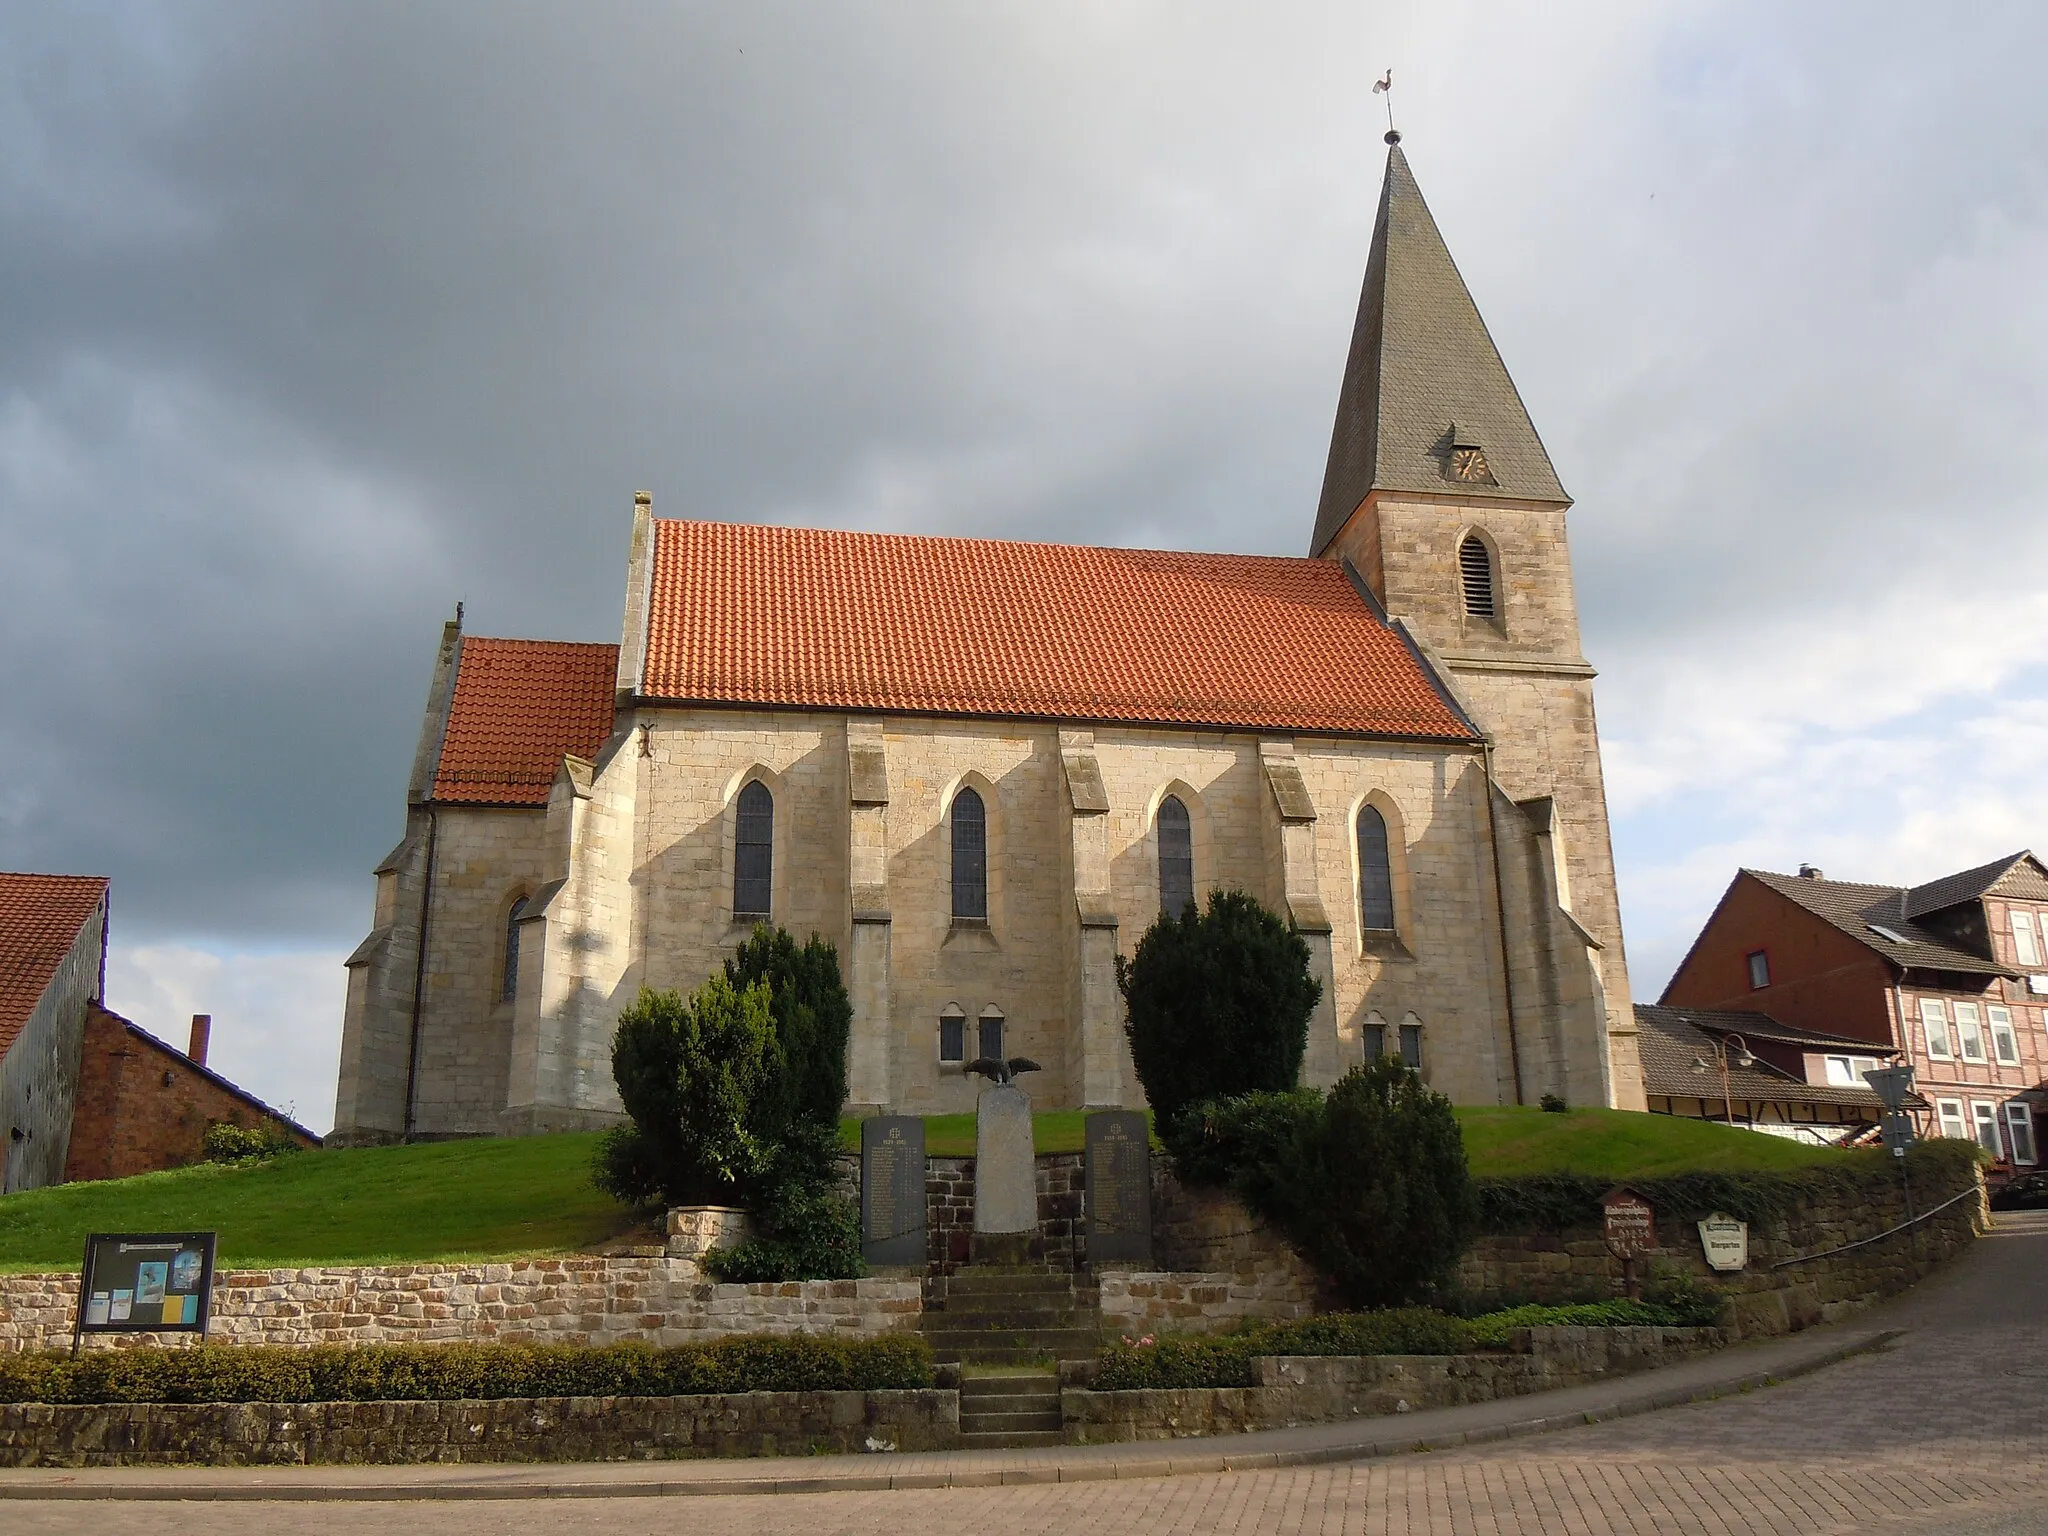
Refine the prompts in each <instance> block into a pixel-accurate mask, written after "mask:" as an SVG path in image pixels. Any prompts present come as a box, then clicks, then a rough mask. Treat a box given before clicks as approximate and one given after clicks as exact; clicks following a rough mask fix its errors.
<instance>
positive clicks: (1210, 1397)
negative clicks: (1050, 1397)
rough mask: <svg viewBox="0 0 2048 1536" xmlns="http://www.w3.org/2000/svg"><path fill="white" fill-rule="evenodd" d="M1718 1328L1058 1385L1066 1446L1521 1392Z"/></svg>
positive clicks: (1591, 1376)
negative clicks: (1223, 1376) (1116, 1383)
mask: <svg viewBox="0 0 2048 1536" xmlns="http://www.w3.org/2000/svg"><path fill="white" fill-rule="evenodd" d="M1722 1341H1723V1334H1722V1332H1721V1330H1719V1329H1717V1328H1527V1329H1519V1330H1517V1331H1516V1334H1515V1336H1514V1338H1513V1341H1512V1343H1511V1345H1510V1348H1509V1350H1508V1351H1507V1352H1505V1353H1501V1354H1484V1355H1364V1356H1359V1355H1344V1356H1262V1357H1260V1358H1258V1359H1256V1360H1254V1361H1253V1362H1252V1371H1253V1375H1254V1379H1255V1380H1256V1381H1257V1383H1258V1384H1257V1385H1256V1386H1251V1387H1198V1388H1184V1389H1179V1390H1173V1391H1149V1390H1147V1391H1120V1392H1096V1391H1092V1390H1089V1389H1087V1388H1083V1387H1066V1388H1063V1389H1062V1391H1061V1393H1060V1406H1061V1410H1062V1414H1063V1417H1064V1418H1065V1420H1066V1430H1065V1433H1066V1439H1067V1442H1068V1443H1069V1444H1071V1445H1088V1444H1094V1443H1099V1442H1102V1441H1113V1440H1178V1439H1182V1438H1184V1437H1188V1436H1194V1435H1223V1434H1241V1433H1244V1432H1246V1431H1250V1430H1256V1429H1279V1428H1283V1427H1285V1426H1287V1425H1291V1424H1329V1423H1335V1422H1338V1421H1340V1420H1345V1419H1353V1418H1365V1417H1371V1416H1375V1415H1379V1414H1396V1413H1407V1412H1409V1411H1411V1410H1419V1409H1424V1408H1450V1407H1455V1406H1457V1405H1458V1404H1461V1403H1484V1402H1491V1401H1493V1400H1494V1399H1496V1398H1502V1397H1520V1396H1523V1395H1526V1394H1527V1393H1531V1392H1544V1391H1548V1390H1550V1389H1551V1388H1553V1387H1572V1386H1581V1385H1583V1384H1585V1383H1586V1382H1589V1381H1598V1380H1600V1379H1602V1378H1604V1377H1608V1376H1618V1375H1625V1374H1628V1373H1630V1372H1633V1371H1642V1370H1649V1369H1651V1368H1653V1367H1656V1366H1660V1365H1670V1364H1673V1363H1675V1362H1677V1361H1679V1360H1682V1359H1685V1358H1687V1357H1689V1356H1692V1355H1696V1354H1700V1353H1702V1352H1704V1351H1706V1350H1710V1349H1714V1348H1717V1347H1718V1346H1719V1345H1720V1344H1721V1343H1722Z"/></svg>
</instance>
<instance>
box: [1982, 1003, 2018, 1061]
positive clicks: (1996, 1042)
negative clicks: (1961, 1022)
mask: <svg viewBox="0 0 2048 1536" xmlns="http://www.w3.org/2000/svg"><path fill="white" fill-rule="evenodd" d="M1984 1016H1985V1017H1986V1018H1987V1019H1989V1020H1990V1021H1991V1054H1992V1056H1993V1057H1994V1058H1996V1060H1997V1062H1998V1064H1999V1065H2000V1066H2002V1067H2016V1066H2018V1065H2019V1064H2020V1040H2019V1036H2018V1035H2016V1034H2014V1033H2013V1031H2012V1010H2011V1009H2010V1008H2001V1007H1999V1006H1998V1005H1997V1004H1996V1003H1993V1004H1991V1005H1990V1006H1988V1007H1987V1008H1986V1009H1985V1010H1984Z"/></svg>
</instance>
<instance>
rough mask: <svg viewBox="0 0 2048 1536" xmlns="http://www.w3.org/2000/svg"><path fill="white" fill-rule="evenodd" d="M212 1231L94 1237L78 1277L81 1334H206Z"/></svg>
mask: <svg viewBox="0 0 2048 1536" xmlns="http://www.w3.org/2000/svg"><path fill="white" fill-rule="evenodd" d="M213 1249H214V1234H213V1233H211V1232H95V1233H93V1235H92V1236H90V1237H88V1238H87V1239H86V1240H85V1266H84V1268H83V1269H82V1270H81V1271H80V1272H79V1277H78V1330H77V1331H78V1332H79V1333H81V1334H86V1333H198V1334H204V1333H205V1332H206V1324H207V1320H208V1318H209V1316H210V1315H211V1313H212V1310H213V1305H212V1303H213Z"/></svg>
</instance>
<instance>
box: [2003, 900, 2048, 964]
mask: <svg viewBox="0 0 2048 1536" xmlns="http://www.w3.org/2000/svg"><path fill="white" fill-rule="evenodd" d="M2006 915H2007V917H2008V918H2009V919H2010V920H2011V922H2012V952H2013V954H2015V955H2016V956H2018V957H2019V963H2020V964H2021V965H2039V964H2040V963H2041V943H2040V940H2038V939H2037V938H2036V937H2035V936H2034V914H2033V913H2031V912H2029V911H2027V910H2026V909H2025V908H2023V907H2011V908H2008V909H2007V913H2006Z"/></svg>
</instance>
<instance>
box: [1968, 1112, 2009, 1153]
mask: <svg viewBox="0 0 2048 1536" xmlns="http://www.w3.org/2000/svg"><path fill="white" fill-rule="evenodd" d="M1970 1118H1971V1119H1972V1120H1974V1121H1975V1122H1976V1128H1977V1145H1978V1146H1980V1147H1982V1148H1983V1149H1984V1150H1985V1151H1986V1152H1989V1153H1990V1154H1991V1155H1992V1156H1993V1157H2003V1156H2005V1146H2004V1144H2003V1143H2002V1142H2001V1141H2000V1140H1999V1139H1998V1106H1997V1105H1996V1104H1986V1103H1985V1102H1984V1101H1983V1100H1982V1099H1972V1100H1971V1101H1970Z"/></svg>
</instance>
